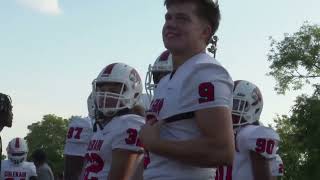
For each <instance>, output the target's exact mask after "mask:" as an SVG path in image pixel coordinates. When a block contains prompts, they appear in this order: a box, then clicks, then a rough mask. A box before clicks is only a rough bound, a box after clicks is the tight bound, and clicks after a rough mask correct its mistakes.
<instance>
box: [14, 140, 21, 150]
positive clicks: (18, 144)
mask: <svg viewBox="0 0 320 180" xmlns="http://www.w3.org/2000/svg"><path fill="white" fill-rule="evenodd" d="M19 141H20V140H19V138H16V143H15V145H14V146H15V148H19V147H20V143H19Z"/></svg>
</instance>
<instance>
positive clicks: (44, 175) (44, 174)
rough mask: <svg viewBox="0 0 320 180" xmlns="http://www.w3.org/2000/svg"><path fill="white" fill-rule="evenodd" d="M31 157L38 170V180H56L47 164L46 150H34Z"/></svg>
mask: <svg viewBox="0 0 320 180" xmlns="http://www.w3.org/2000/svg"><path fill="white" fill-rule="evenodd" d="M31 157H32V160H33V163H34V165H35V166H36V169H37V175H38V180H54V176H53V172H52V170H51V167H50V166H49V164H48V163H47V154H46V153H45V152H44V150H42V149H36V150H34V151H33V153H32V155H31Z"/></svg>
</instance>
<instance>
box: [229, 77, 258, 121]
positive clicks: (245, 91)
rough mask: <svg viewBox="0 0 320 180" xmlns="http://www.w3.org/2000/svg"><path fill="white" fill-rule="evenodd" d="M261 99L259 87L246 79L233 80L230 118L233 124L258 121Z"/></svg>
mask: <svg viewBox="0 0 320 180" xmlns="http://www.w3.org/2000/svg"><path fill="white" fill-rule="evenodd" d="M262 108H263V99H262V95H261V92H260V90H259V88H258V87H257V86H256V85H255V84H253V83H251V82H248V81H244V80H238V81H235V82H234V89H233V107H232V120H233V126H241V125H245V124H252V123H254V122H256V121H259V118H260V115H261V111H262Z"/></svg>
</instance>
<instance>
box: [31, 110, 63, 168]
mask: <svg viewBox="0 0 320 180" xmlns="http://www.w3.org/2000/svg"><path fill="white" fill-rule="evenodd" d="M67 127H68V120H67V119H63V118H62V117H58V116H55V115H52V114H49V115H45V116H43V119H42V121H40V122H36V123H33V124H31V125H29V126H28V129H29V131H30V132H29V133H28V134H27V136H26V140H27V142H28V148H29V152H30V153H29V156H30V155H31V154H32V152H33V151H34V150H35V149H38V148H42V149H43V150H44V151H45V152H46V153H47V157H48V161H49V164H50V165H51V168H52V170H53V171H54V173H61V172H63V163H64V161H63V148H64V144H65V136H66V133H67ZM29 159H30V157H29Z"/></svg>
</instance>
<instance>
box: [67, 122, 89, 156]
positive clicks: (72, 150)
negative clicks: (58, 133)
mask: <svg viewBox="0 0 320 180" xmlns="http://www.w3.org/2000/svg"><path fill="white" fill-rule="evenodd" d="M92 135H93V128H92V120H91V119H90V118H89V117H86V118H82V117H78V116H75V117H72V119H71V120H70V122H69V126H68V132H67V137H66V144H65V146H64V154H65V155H70V156H82V157H84V155H85V153H86V152H87V147H88V144H89V141H90V139H91V136H92Z"/></svg>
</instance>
